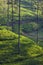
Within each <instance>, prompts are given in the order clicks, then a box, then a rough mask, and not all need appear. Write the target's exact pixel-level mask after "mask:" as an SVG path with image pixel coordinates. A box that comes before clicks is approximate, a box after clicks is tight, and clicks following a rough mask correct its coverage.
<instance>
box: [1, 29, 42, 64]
mask: <svg viewBox="0 0 43 65" xmlns="http://www.w3.org/2000/svg"><path fill="white" fill-rule="evenodd" d="M0 31H1V32H0V35H1V36H2V37H3V38H2V37H0V39H2V41H1V40H0V65H1V64H2V65H32V64H33V65H34V64H35V63H37V62H38V63H41V65H42V64H43V63H42V61H43V58H42V57H43V49H42V47H40V46H38V45H37V44H36V43H35V42H34V41H32V40H31V39H29V38H28V37H25V36H22V35H21V37H20V54H18V35H17V34H15V33H13V32H11V31H9V30H0ZM3 34H4V35H3ZM6 34H7V35H6ZM4 38H7V39H6V40H5V39H4ZM3 39H4V40H3ZM39 58H40V59H39ZM31 62H32V64H31ZM38 63H37V65H40V64H38Z"/></svg>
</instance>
